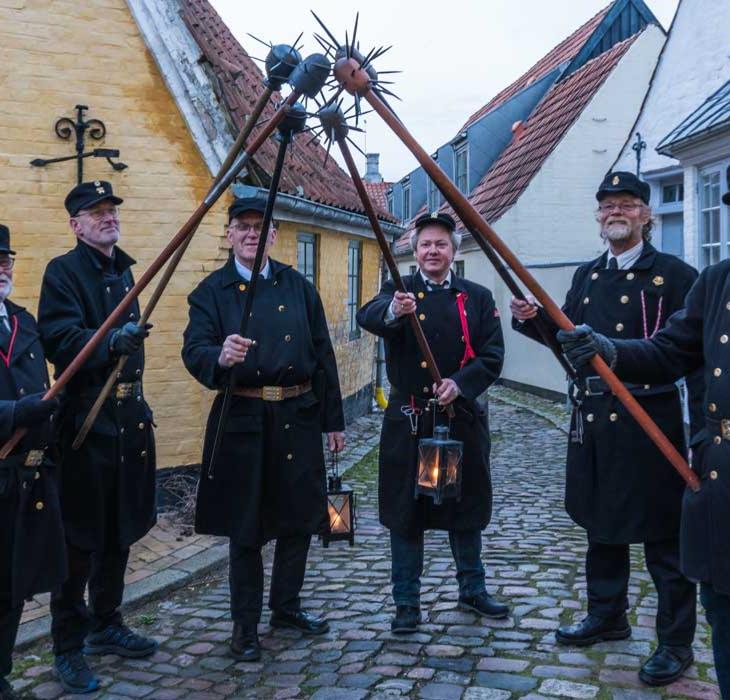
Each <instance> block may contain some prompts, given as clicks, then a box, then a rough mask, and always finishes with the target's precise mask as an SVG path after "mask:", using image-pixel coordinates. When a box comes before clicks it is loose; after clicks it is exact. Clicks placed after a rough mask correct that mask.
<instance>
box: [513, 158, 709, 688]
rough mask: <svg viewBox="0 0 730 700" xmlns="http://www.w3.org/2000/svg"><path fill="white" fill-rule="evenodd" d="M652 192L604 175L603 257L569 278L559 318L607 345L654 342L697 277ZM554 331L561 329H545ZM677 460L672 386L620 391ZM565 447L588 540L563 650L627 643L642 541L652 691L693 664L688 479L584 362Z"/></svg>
mask: <svg viewBox="0 0 730 700" xmlns="http://www.w3.org/2000/svg"><path fill="white" fill-rule="evenodd" d="M649 194H650V188H649V185H648V184H647V183H645V182H643V181H641V180H639V179H638V178H637V177H636V176H635V175H633V174H632V173H628V172H611V173H608V174H607V175H606V177H605V179H604V180H603V182H602V183H601V186H600V187H599V189H598V192H597V193H596V199H597V200H598V211H597V213H596V219H597V221H598V223H599V224H600V227H601V229H600V230H601V237H602V238H603V239H604V240H605V241H606V243H607V244H608V250H607V251H606V252H605V253H603V255H601V256H600V257H599V258H597V259H596V260H593V261H591V262H589V263H586V264H584V265H581V266H580V267H578V269H577V270H576V272H575V275H574V277H573V282H572V284H571V287H570V290H569V291H568V294H567V297H566V300H565V304H564V306H563V311H564V312H565V313H566V315H567V316H568V317H569V318H570V320H571V321H572V322H573V323H575V324H581V323H587V324H590V326H591V327H592V328H594V329H596V331H598V332H600V333H603V334H604V335H607V336H611V337H614V338H622V339H627V338H650V337H652V336H653V335H654V334H655V333H656V332H657V331H659V330H660V329H661V328H662V327H663V326H664V325H665V323H666V320H667V319H668V318H669V317H670V316H671V315H672V314H673V313H674V312H675V311H678V310H679V309H681V308H682V306H683V304H684V299H685V296H686V294H687V292H688V291H689V289H690V287H691V286H692V283H693V282H694V280H695V279H696V277H697V272H696V271H695V270H694V269H693V268H692V267H690V266H689V265H687V264H686V263H684V262H682V261H681V260H679V259H678V258H676V257H675V256H673V255H668V254H665V253H660V252H658V251H657V250H656V249H655V248H654V247H653V246H652V245H651V243H650V242H649V240H650V238H651V235H650V233H651V209H650V208H649V206H648V205H649ZM511 310H512V314H513V317H514V320H513V327H514V328H515V329H516V330H518V331H519V332H521V333H524V334H525V335H527V336H529V337H531V338H533V339H534V340H538V341H539V339H540V336H539V335H538V334H537V331H536V330H535V327H534V324H533V323H532V322H531V319H532V318H534V317H535V316H536V315H537V314H540V315H541V316H544V317H545V319H546V321H547V323H549V324H550V323H551V321H549V319H548V318H547V316H546V315H545V314H544V311H543V310H542V309H538V308H537V307H536V305H535V304H534V303H533V300H530V301H519V300H516V299H513V300H512V304H511ZM552 327H553V329H554V331H555V332H557V330H558V329H557V326H555V325H554V324H552ZM702 384H703V382H702V377H701V376H698V374H697V373H694V374H693V375H692V376H691V377H690V376H688V377H687V385H688V387H689V389H690V404H691V411H690V412H691V415H692V418H693V420H692V423H693V425H699V423H698V420H699V418H700V416H701V409H700V401H701V396H702ZM626 386H627V388H628V389H629V391H630V392H631V393H632V395H633V396H634V397H635V398H636V399H637V401H638V402H639V403H640V404H641V405H642V406H643V408H644V409H645V410H646V411H647V413H648V414H649V415H650V416H651V417H652V418H653V419H654V421H655V422H656V423H657V425H659V427H660V428H661V429H662V430H663V431H664V433H665V434H666V435H667V437H668V438H669V439H670V440H671V441H672V443H673V444H674V446H675V447H676V448H677V449H678V450H679V451H680V453H682V454H684V453H686V446H685V436H684V421H683V414H682V406H681V401H680V395H679V390H678V388H677V386H676V384H674V383H658V384H643V383H642V384H627V385H626ZM572 391H573V395H574V397H575V398H576V402H575V407H574V410H573V416H572V421H571V433H570V442H569V445H568V457H567V474H566V490H565V505H566V509H567V511H568V513H569V515H570V516H571V518H573V520H574V521H575V522H576V523H577V524H578V525H580V526H581V527H583V528H585V530H586V533H587V535H588V549H587V553H586V580H587V595H588V615H587V617H585V619H584V620H583V621H582V622H579V623H577V624H573V625H566V626H563V627H560V628H559V629H558V630H557V631H556V638H557V641H558V642H559V643H560V644H571V645H577V646H587V645H590V644H594V643H596V642H599V641H606V640H618V639H626V638H627V637H629V636H630V635H631V627H630V625H629V622H628V620H627V617H626V610H627V608H628V583H629V573H630V559H629V545H630V544H634V543H642V544H643V545H644V553H645V556H646V565H647V568H648V570H649V573H650V574H651V577H652V579H653V581H654V585H655V586H656V590H657V597H658V609H657V616H656V631H657V638H658V646H657V648H656V650H655V652H654V653H653V654H652V656H651V657H650V658H649V659H648V660H647V661H646V662H645V663H644V665H643V666H642V668H641V670H640V672H639V677H640V678H641V680H642V681H643V682H645V683H647V684H649V685H666V684H668V683H671V682H673V681H675V680H676V679H677V678H679V677H680V676H681V675H682V674H683V673H684V672H685V670H686V669H687V668H688V667H689V666H690V665H691V663H692V661H693V655H692V646H691V645H692V640H693V638H694V631H695V624H696V613H695V600H696V590H695V585H694V584H693V583H691V582H690V581H688V580H687V579H686V578H685V577H684V576H683V575H682V573H681V572H680V568H679V519H680V512H681V502H682V492H683V489H684V482H683V481H682V479H681V477H679V475H678V474H677V473H676V472H675V471H674V470H673V469H672V468H671V466H670V465H669V463H668V462H667V460H666V459H665V458H664V457H663V456H662V454H661V453H660V452H659V450H658V449H657V448H656V447H655V446H654V443H653V442H651V440H650V439H649V437H648V436H647V435H646V434H645V433H644V432H643V431H642V429H641V428H640V427H639V425H638V423H636V421H635V420H634V419H633V418H632V417H631V416H630V415H629V413H628V412H627V411H626V409H625V408H624V407H623V405H622V404H621V403H620V402H619V400H618V399H617V398H616V397H615V396H614V395H613V394H612V393H611V391H610V390H609V389H608V387H607V386H606V384H605V383H604V382H603V380H602V379H601V378H600V377H598V376H595V372H593V371H592V370H591V367H590V366H584V367H582V368H580V369H579V370H578V377H577V380H576V381H575V384H574V386H573V387H572Z"/></svg>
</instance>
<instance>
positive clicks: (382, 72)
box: [378, 70, 403, 75]
mask: <svg viewBox="0 0 730 700" xmlns="http://www.w3.org/2000/svg"><path fill="white" fill-rule="evenodd" d="M402 72H403V71H402V70H379V71H378V75H392V74H395V73H402Z"/></svg>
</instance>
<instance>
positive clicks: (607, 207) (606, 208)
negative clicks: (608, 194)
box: [598, 204, 644, 214]
mask: <svg viewBox="0 0 730 700" xmlns="http://www.w3.org/2000/svg"><path fill="white" fill-rule="evenodd" d="M643 206H644V205H643V204H599V205H598V211H599V212H600V213H601V214H610V213H611V212H612V211H614V210H616V211H620V212H621V213H622V214H630V213H631V212H634V211H636V210H637V209H638V208H639V207H643Z"/></svg>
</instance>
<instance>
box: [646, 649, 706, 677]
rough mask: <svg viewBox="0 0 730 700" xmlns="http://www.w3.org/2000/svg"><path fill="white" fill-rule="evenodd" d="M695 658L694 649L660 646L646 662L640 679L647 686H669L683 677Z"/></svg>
mask: <svg viewBox="0 0 730 700" xmlns="http://www.w3.org/2000/svg"><path fill="white" fill-rule="evenodd" d="M694 659H695V657H694V654H693V653H692V647H670V646H668V645H666V644H660V645H659V646H658V647H657V650H656V651H655V652H654V653H653V654H652V655H651V656H650V657H649V658H648V659H647V660H646V661H645V662H644V665H643V666H642V667H641V670H640V671H639V678H640V679H641V680H642V681H643V682H644V683H646V684H647V685H669V684H670V683H674V681H676V680H678V679H679V678H681V677H682V675H683V674H684V672H685V671H686V670H687V669H688V668H689V667H690V666H691V665H692V662H693V661H694Z"/></svg>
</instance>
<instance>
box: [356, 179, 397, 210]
mask: <svg viewBox="0 0 730 700" xmlns="http://www.w3.org/2000/svg"><path fill="white" fill-rule="evenodd" d="M363 184H364V185H365V190H366V191H367V193H368V196H369V197H370V199H371V200H372V202H373V204H374V205H375V206H376V207H379V208H380V209H382V210H383V211H388V196H387V194H386V193H387V192H388V190H389V189H390V187H392V185H393V183H392V182H363Z"/></svg>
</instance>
